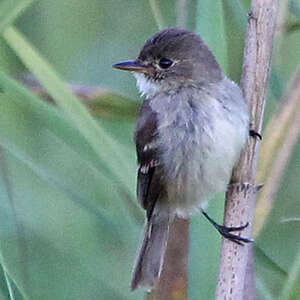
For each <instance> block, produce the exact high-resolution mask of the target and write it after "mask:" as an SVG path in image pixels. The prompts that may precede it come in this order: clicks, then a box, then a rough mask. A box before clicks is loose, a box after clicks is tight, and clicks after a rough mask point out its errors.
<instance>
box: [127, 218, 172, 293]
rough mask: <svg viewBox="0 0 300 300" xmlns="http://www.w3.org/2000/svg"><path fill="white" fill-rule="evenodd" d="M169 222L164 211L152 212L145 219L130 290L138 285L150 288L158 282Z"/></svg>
mask: <svg viewBox="0 0 300 300" xmlns="http://www.w3.org/2000/svg"><path fill="white" fill-rule="evenodd" d="M169 223H170V218H169V214H168V213H166V212H160V213H158V214H157V213H156V212H154V213H153V214H152V216H151V218H150V220H149V221H147V223H146V225H145V228H144V233H143V239H142V244H141V248H140V251H139V254H138V257H137V260H136V262H135V266H134V270H133V277H132V281H131V289H132V290H135V289H136V288H137V287H138V286H143V287H147V288H150V289H151V288H152V287H153V286H155V284H156V283H157V282H158V279H159V276H160V273H161V270H162V266H163V262H164V256H165V253H166V249H167V242H168V236H169Z"/></svg>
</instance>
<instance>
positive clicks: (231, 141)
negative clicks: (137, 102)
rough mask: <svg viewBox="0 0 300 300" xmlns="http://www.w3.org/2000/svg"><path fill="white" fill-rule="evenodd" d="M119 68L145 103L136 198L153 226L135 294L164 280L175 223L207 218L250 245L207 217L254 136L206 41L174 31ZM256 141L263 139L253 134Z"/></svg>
mask: <svg viewBox="0 0 300 300" xmlns="http://www.w3.org/2000/svg"><path fill="white" fill-rule="evenodd" d="M113 67H115V68H117V69H121V70H126V71H130V72H133V74H134V76H135V77H136V79H137V86H138V88H139V90H140V92H141V94H142V95H143V96H145V100H144V102H143V104H142V106H141V110H140V115H139V117H138V120H137V126H136V132H135V143H136V151H137V159H138V174H137V198H138V201H139V203H140V204H141V206H142V207H143V208H144V209H145V210H146V224H145V228H144V233H143V238H142V243H141V247H140V251H139V254H138V257H137V259H136V262H135V267H134V271H133V279H132V282H131V289H132V290H134V289H136V288H137V287H138V286H144V287H147V288H148V289H151V288H152V287H153V286H155V285H156V284H157V282H158V280H159V277H160V274H161V271H162V266H163V262H164V256H165V252H166V247H167V242H168V234H169V227H170V224H171V222H172V221H173V219H174V217H175V216H177V217H182V218H188V217H190V216H191V215H193V214H194V213H196V212H199V211H200V212H202V213H203V214H204V215H205V216H206V217H207V218H208V219H209V221H210V222H212V223H213V225H214V226H215V227H216V228H217V229H218V230H219V231H220V233H221V234H222V235H223V236H225V237H226V238H228V239H230V240H232V241H234V242H237V243H239V244H241V243H243V242H250V241H251V239H246V238H243V237H240V236H238V235H234V234H231V233H230V232H231V231H236V230H242V229H243V228H245V227H246V226H247V224H246V225H244V226H241V227H234V228H230V227H225V226H221V225H218V224H217V223H215V222H214V221H213V220H212V219H211V218H210V217H209V216H208V215H207V214H206V213H205V211H204V208H205V206H206V203H207V201H209V200H210V199H211V198H213V196H214V195H216V194H217V193H222V192H225V191H226V189H227V186H228V184H229V181H230V177H231V173H232V169H233V167H234V166H235V164H236V163H237V161H238V159H239V156H240V153H241V151H242V149H243V147H244V146H245V144H246V142H247V138H248V136H249V111H248V107H247V104H246V102H245V100H244V98H243V95H242V92H241V90H240V88H239V87H238V86H237V85H236V84H235V83H234V82H232V81H231V80H230V79H228V78H227V77H226V76H224V74H223V71H222V69H221V67H220V65H219V64H218V62H217V61H216V58H215V57H214V55H213V54H212V52H211V51H210V49H209V48H208V46H207V45H206V44H205V43H204V41H203V40H202V39H201V37H200V36H199V35H197V34H194V33H192V32H190V31H187V30H184V29H179V28H167V29H165V30H162V31H160V32H158V33H157V34H155V35H154V36H153V37H151V38H150V39H149V40H147V42H146V43H145V45H144V46H143V47H142V49H141V51H140V54H139V56H138V58H137V59H136V60H134V61H127V62H122V63H118V64H115V65H114V66H113ZM253 135H256V133H255V132H254V134H253Z"/></svg>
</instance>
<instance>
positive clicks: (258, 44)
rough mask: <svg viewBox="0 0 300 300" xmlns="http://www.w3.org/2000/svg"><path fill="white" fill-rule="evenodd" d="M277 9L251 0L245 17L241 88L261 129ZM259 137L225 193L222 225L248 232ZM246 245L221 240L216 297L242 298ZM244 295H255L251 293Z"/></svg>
mask: <svg viewBox="0 0 300 300" xmlns="http://www.w3.org/2000/svg"><path fill="white" fill-rule="evenodd" d="M277 10H278V1H277V0H253V1H252V6H251V13H250V14H249V19H248V31H247V38H246V47H245V52H244V65H243V74H242V81H241V85H242V90H243V93H244V97H245V99H246V101H247V103H248V104H249V107H250V112H251V121H252V129H254V130H256V131H258V132H261V129H262V123H263V114H264V107H265V96H266V91H267V82H268V78H269V69H270V61H271V52H272V46H273V36H274V31H275V23H276V16H277ZM258 152H259V141H258V140H257V139H254V138H251V139H249V143H248V145H247V147H246V149H245V150H244V152H243V153H242V155H241V158H240V161H239V163H238V166H237V167H236V168H235V170H234V172H233V175H232V178H231V185H230V187H229V189H228V192H227V195H226V208H225V216H224V223H225V225H226V226H240V225H242V224H245V223H246V222H249V226H248V228H246V230H244V231H243V233H242V234H243V235H244V236H245V237H248V236H251V232H252V224H253V218H254V211H255V200H256V192H257V187H256V185H255V176H256V167H257V166H256V165H257V160H258ZM250 247H251V246H250V245H245V246H244V247H241V246H239V245H236V244H234V243H232V242H231V241H228V240H224V239H223V241H222V252H221V263H220V270H219V279H218V286H217V291H216V299H217V300H221V299H222V300H224V299H234V300H242V299H245V294H244V293H245V278H246V270H247V265H248V264H247V263H248V255H249V253H250V251H249V249H250ZM247 296H248V299H255V294H254V295H252V297H251V298H250V297H249V296H251V295H247Z"/></svg>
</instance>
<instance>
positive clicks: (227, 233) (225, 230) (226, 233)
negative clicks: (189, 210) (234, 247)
mask: <svg viewBox="0 0 300 300" xmlns="http://www.w3.org/2000/svg"><path fill="white" fill-rule="evenodd" d="M202 214H203V215H204V216H205V217H206V219H207V220H208V221H209V222H210V223H211V224H212V225H213V226H214V227H215V228H216V229H217V230H218V231H219V232H220V234H221V235H222V236H223V237H224V238H226V239H228V240H230V241H232V242H234V243H236V244H239V245H242V246H243V245H244V244H243V243H251V242H253V241H254V240H253V239H247V238H243V237H241V236H239V235H237V234H232V233H231V232H232V231H241V230H243V229H245V228H246V227H247V226H248V225H249V223H248V222H247V223H246V224H245V225H243V226H239V227H226V226H224V225H219V224H217V223H216V222H215V221H214V220H213V219H212V218H211V217H210V216H209V215H208V214H207V213H206V212H205V211H204V210H202Z"/></svg>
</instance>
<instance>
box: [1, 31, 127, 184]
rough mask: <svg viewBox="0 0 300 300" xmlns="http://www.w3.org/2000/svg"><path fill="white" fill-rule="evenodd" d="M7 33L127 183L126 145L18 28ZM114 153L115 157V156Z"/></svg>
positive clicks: (12, 45)
mask: <svg viewBox="0 0 300 300" xmlns="http://www.w3.org/2000/svg"><path fill="white" fill-rule="evenodd" d="M3 35H4V38H5V39H6V41H7V43H8V44H9V45H10V47H12V48H13V49H14V51H15V52H16V54H17V55H18V56H19V57H20V58H21V59H22V61H23V63H24V64H25V65H26V66H27V67H28V68H29V70H31V71H32V72H33V73H34V74H35V75H36V76H37V78H38V79H39V81H40V82H41V84H42V85H44V87H45V88H46V89H47V90H48V92H49V94H50V95H51V96H52V97H53V99H54V100H55V101H56V103H57V104H58V105H59V106H60V107H61V108H62V109H63V110H64V112H65V114H66V115H67V117H68V119H69V120H70V122H72V123H73V124H74V125H75V126H76V127H77V128H78V130H79V132H80V133H81V134H82V135H83V136H84V137H85V139H86V140H87V142H88V143H89V144H90V145H91V147H92V148H93V149H94V151H95V152H96V153H97V154H98V155H99V158H100V159H101V160H102V162H103V164H109V166H107V170H108V171H109V172H110V173H111V174H112V175H113V176H114V177H115V178H117V179H118V180H120V181H121V182H122V181H123V183H124V180H123V178H124V177H125V174H127V173H128V171H129V165H128V163H127V161H124V160H123V158H122V156H121V155H120V153H121V151H120V148H122V147H121V146H120V145H119V144H118V143H117V142H116V141H115V140H113V139H112V138H110V136H109V135H108V134H107V133H106V132H105V131H104V130H103V129H102V128H101V127H100V126H98V124H97V122H96V121H95V120H94V119H93V118H92V117H91V115H90V114H89V112H88V110H87V108H86V107H84V106H83V105H82V104H81V102H80V101H79V100H78V99H77V98H76V97H75V96H74V95H73V94H72V93H71V92H70V90H69V89H68V88H67V87H66V86H65V84H64V83H63V82H62V80H61V79H60V78H59V76H58V75H57V74H56V72H55V71H54V70H53V69H52V68H51V66H50V65H49V64H48V63H47V62H46V61H45V60H44V59H43V58H42V57H41V56H40V55H39V54H38V53H37V52H36V51H35V50H34V49H33V47H32V46H31V45H30V44H29V43H28V42H27V41H26V39H25V38H24V36H23V35H22V34H21V33H20V32H19V31H18V30H16V29H15V28H13V27H9V28H7V29H6V30H5V32H4V34H3ZM112 155H113V156H114V160H111V157H112ZM120 170H121V171H120Z"/></svg>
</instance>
